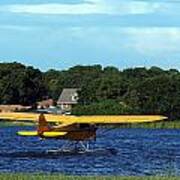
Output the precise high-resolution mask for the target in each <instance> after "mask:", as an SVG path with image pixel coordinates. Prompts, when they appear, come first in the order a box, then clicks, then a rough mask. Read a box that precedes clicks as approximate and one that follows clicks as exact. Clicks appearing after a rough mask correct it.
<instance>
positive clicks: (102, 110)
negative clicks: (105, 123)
mask: <svg viewBox="0 0 180 180" xmlns="http://www.w3.org/2000/svg"><path fill="white" fill-rule="evenodd" d="M131 113H133V109H131V108H130V107H128V106H127V105H125V104H124V103H122V102H117V101H114V100H104V101H101V102H98V103H92V104H90V105H77V106H76V107H75V108H73V111H72V114H74V115H119V114H131Z"/></svg>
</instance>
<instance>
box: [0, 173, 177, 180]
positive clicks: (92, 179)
mask: <svg viewBox="0 0 180 180" xmlns="http://www.w3.org/2000/svg"><path fill="white" fill-rule="evenodd" d="M0 179H1V180H13V179H14V180H44V179H45V180H59V179H60V180H180V177H170V176H167V177H166V176H165V177H160V176H142V177H136V176H133V177H123V176H104V177H103V176H63V175H58V174H57V175H44V174H0Z"/></svg>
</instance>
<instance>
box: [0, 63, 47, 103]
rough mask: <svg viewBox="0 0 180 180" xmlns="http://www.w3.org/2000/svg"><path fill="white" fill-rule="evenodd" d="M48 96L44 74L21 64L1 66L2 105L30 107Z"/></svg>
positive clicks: (0, 95) (0, 97) (4, 64)
mask: <svg viewBox="0 0 180 180" xmlns="http://www.w3.org/2000/svg"><path fill="white" fill-rule="evenodd" d="M44 95H46V88H45V85H44V83H43V75H42V73H41V72H40V71H39V70H37V69H34V68H33V67H25V66H24V65H22V64H19V63H1V64H0V104H23V105H30V104H33V103H35V102H36V101H37V100H38V99H40V98H42V97H43V96H44Z"/></svg>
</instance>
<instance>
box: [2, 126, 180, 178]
mask: <svg viewBox="0 0 180 180" xmlns="http://www.w3.org/2000/svg"><path fill="white" fill-rule="evenodd" d="M22 129H23V130H24V129H32V127H6V128H0V137H1V138H0V172H46V173H53V172H54V173H56V172H58V173H63V174H67V175H123V176H129V175H138V176H141V175H180V130H165V129H164V130H151V129H114V130H112V131H107V132H104V133H103V134H102V132H103V131H104V129H100V130H98V132H97V134H98V135H99V137H98V138H97V140H96V142H95V145H94V146H96V147H98V148H101V150H99V151H97V152H96V151H95V152H91V153H84V154H71V153H67V154H59V153H58V154H57V153H56V154H55V153H47V150H51V149H57V148H58V147H60V146H61V145H62V144H63V143H65V142H64V141H61V140H45V141H42V140H40V139H38V138H36V137H28V138H27V137H26V138H25V137H19V136H17V135H16V132H17V131H18V130H22ZM110 149H111V150H110Z"/></svg>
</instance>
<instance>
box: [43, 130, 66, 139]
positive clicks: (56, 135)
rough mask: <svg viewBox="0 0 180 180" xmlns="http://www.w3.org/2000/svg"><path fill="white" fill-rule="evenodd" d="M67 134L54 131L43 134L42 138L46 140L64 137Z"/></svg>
mask: <svg viewBox="0 0 180 180" xmlns="http://www.w3.org/2000/svg"><path fill="white" fill-rule="evenodd" d="M66 134H67V132H56V131H49V132H44V133H43V136H44V137H47V138H51V137H52V138H53V137H59V136H64V135H66Z"/></svg>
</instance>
